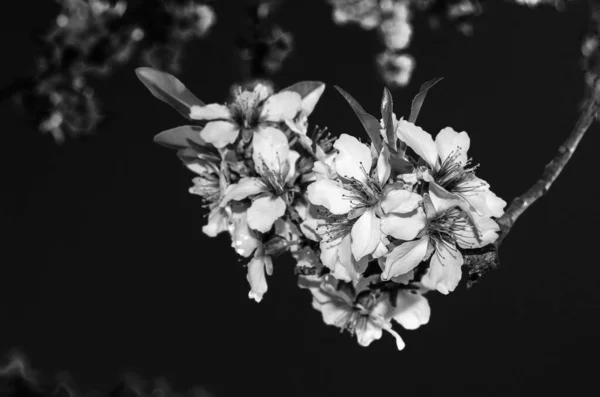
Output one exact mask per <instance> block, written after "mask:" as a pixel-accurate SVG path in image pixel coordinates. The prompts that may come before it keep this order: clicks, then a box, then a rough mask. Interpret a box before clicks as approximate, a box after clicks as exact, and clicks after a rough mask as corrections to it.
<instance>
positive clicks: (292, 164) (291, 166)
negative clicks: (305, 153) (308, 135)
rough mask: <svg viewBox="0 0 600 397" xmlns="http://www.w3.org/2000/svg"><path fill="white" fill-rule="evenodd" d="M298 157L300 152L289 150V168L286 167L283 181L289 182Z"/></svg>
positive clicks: (294, 170) (294, 174)
mask: <svg viewBox="0 0 600 397" xmlns="http://www.w3.org/2000/svg"><path fill="white" fill-rule="evenodd" d="M299 158H300V153H298V152H297V151H295V150H290V152H289V154H288V159H287V161H288V164H289V169H288V173H287V175H286V177H285V182H289V181H290V180H291V179H292V178H293V177H294V176H296V161H298V159H299Z"/></svg>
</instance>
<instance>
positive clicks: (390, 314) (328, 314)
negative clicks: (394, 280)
mask: <svg viewBox="0 0 600 397" xmlns="http://www.w3.org/2000/svg"><path fill="white" fill-rule="evenodd" d="M374 279H375V277H371V278H369V279H362V280H361V282H360V283H359V284H358V285H356V286H355V288H354V290H352V289H350V288H347V287H346V286H345V285H341V286H340V283H339V282H338V280H336V279H335V278H333V277H331V276H330V275H325V276H323V277H316V276H306V277H305V276H300V278H299V285H300V287H301V288H307V289H309V290H310V292H311V293H312V294H313V302H312V303H313V308H315V309H316V310H319V311H320V312H321V314H322V316H323V321H324V322H325V324H328V325H334V326H336V327H339V328H341V329H342V330H347V331H349V332H350V333H351V334H353V335H356V339H357V341H358V343H359V344H360V345H361V346H369V345H370V344H371V342H373V341H374V340H377V339H380V338H381V336H382V334H383V330H385V331H387V332H388V333H390V334H391V335H392V336H393V337H394V338H395V339H396V346H397V347H398V350H402V349H404V346H405V344H404V341H403V340H402V338H401V337H400V335H399V334H398V333H397V332H396V331H394V330H393V328H392V324H391V320H392V319H394V320H395V321H396V322H398V323H399V324H400V325H402V326H403V327H404V328H406V329H411V330H412V329H416V328H418V327H419V326H421V325H423V324H427V322H428V321H429V317H430V313H431V312H430V308H429V304H428V302H427V299H426V298H425V297H423V296H422V294H421V292H420V291H415V290H412V291H409V290H401V291H398V293H397V295H396V300H395V302H394V303H395V304H392V302H391V301H390V296H389V295H388V294H386V293H369V292H368V287H369V284H370V283H371V282H372V281H373V280H374Z"/></svg>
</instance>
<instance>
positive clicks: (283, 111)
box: [262, 91, 302, 123]
mask: <svg viewBox="0 0 600 397" xmlns="http://www.w3.org/2000/svg"><path fill="white" fill-rule="evenodd" d="M301 108H302V97H300V94H298V93H297V92H292V91H282V92H279V93H277V94H275V95H271V96H270V97H269V98H267V100H266V101H265V103H264V105H263V107H262V116H263V117H264V119H265V120H266V121H272V122H276V123H278V122H281V121H285V120H292V119H293V118H294V117H296V115H297V114H298V112H299V111H300V109H301Z"/></svg>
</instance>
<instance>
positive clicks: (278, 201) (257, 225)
mask: <svg viewBox="0 0 600 397" xmlns="http://www.w3.org/2000/svg"><path fill="white" fill-rule="evenodd" d="M285 208H286V205H285V202H284V201H283V199H282V198H281V197H273V196H264V197H260V198H257V199H256V200H254V201H253V202H252V205H251V206H250V208H248V226H250V228H251V229H254V230H258V231H259V232H262V233H266V232H268V231H269V230H270V229H271V227H273V224H274V223H275V221H276V220H277V219H279V218H281V217H282V216H283V215H284V214H285Z"/></svg>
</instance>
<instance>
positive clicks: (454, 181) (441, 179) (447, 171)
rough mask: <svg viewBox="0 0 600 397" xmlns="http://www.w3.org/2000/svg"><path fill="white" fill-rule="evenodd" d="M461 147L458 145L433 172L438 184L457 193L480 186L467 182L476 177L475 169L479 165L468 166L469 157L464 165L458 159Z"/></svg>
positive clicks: (469, 162)
mask: <svg viewBox="0 0 600 397" xmlns="http://www.w3.org/2000/svg"><path fill="white" fill-rule="evenodd" d="M460 149H461V148H460V147H458V148H457V149H456V150H453V151H452V152H450V154H449V155H448V157H446V159H445V160H444V161H443V162H442V164H441V165H440V168H439V169H438V170H437V171H435V172H434V174H433V178H434V179H435V181H436V182H437V184H438V185H440V186H441V187H443V188H444V189H446V190H448V191H450V192H455V193H463V192H466V191H470V190H475V189H477V188H478V187H479V186H477V185H475V186H469V185H467V183H466V182H469V181H470V180H471V179H472V178H474V177H475V170H476V169H477V167H478V166H477V165H476V166H473V167H468V166H469V165H470V164H471V159H468V160H467V163H466V164H465V165H464V166H463V165H462V164H461V163H460V162H459V161H458V156H459V155H460V152H461V150H460Z"/></svg>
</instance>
